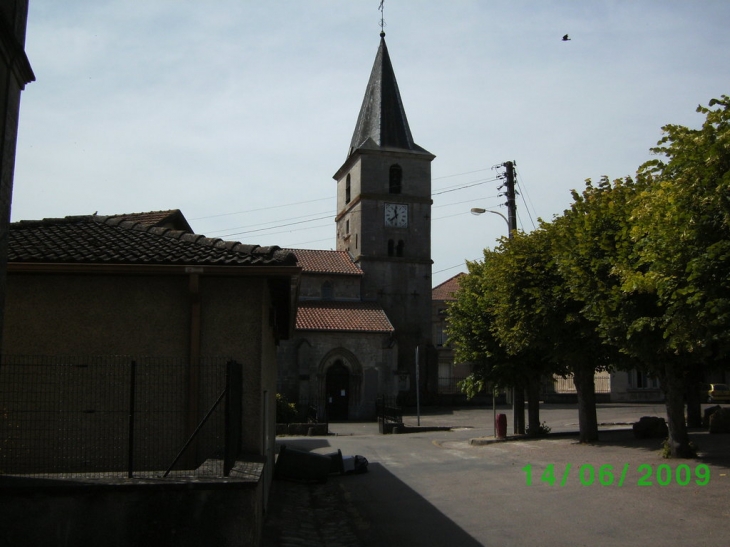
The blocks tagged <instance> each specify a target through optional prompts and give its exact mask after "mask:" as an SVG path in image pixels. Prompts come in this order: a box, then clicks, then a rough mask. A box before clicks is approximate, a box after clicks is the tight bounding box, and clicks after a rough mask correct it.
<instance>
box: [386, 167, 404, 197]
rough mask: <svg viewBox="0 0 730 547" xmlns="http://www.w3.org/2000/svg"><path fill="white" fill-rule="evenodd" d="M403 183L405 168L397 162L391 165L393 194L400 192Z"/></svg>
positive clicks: (390, 182) (390, 187)
mask: <svg viewBox="0 0 730 547" xmlns="http://www.w3.org/2000/svg"><path fill="white" fill-rule="evenodd" d="M402 184H403V169H401V168H400V165H398V164H395V165H391V166H390V177H389V185H388V188H389V191H390V193H391V194H400V191H401V187H402Z"/></svg>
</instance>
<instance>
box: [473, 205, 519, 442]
mask: <svg viewBox="0 0 730 547" xmlns="http://www.w3.org/2000/svg"><path fill="white" fill-rule="evenodd" d="M484 213H492V214H493V215H499V216H501V217H502V218H503V219H504V221H505V222H506V223H507V237H509V238H511V237H512V230H511V229H510V228H511V227H510V223H509V219H508V218H507V217H506V216H504V215H503V214H502V213H500V212H499V211H492V210H491V209H482V208H481V207H472V209H471V214H472V215H482V214H484ZM511 399H512V419H513V420H514V415H515V395H514V388H513V389H512V397H511ZM492 414H493V415H494V437H495V438H496V437H497V394H496V390H495V389H494V386H492Z"/></svg>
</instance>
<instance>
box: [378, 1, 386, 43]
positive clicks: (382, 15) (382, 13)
mask: <svg viewBox="0 0 730 547" xmlns="http://www.w3.org/2000/svg"><path fill="white" fill-rule="evenodd" d="M384 3H385V0H380V5H379V6H378V9H379V10H380V36H381V37H382V36H385V8H384V7H383V4H384Z"/></svg>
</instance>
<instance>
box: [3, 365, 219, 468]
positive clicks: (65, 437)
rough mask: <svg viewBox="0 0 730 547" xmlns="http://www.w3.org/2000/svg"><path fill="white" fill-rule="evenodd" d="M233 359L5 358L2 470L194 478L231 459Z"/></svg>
mask: <svg viewBox="0 0 730 547" xmlns="http://www.w3.org/2000/svg"><path fill="white" fill-rule="evenodd" d="M227 362H228V360H227V359H225V358H206V359H203V360H202V361H201V362H200V364H196V365H193V364H191V363H189V362H187V361H184V360H181V359H174V358H161V357H128V356H3V357H2V359H1V360H0V474H6V475H8V474H13V475H19V474H22V475H34V476H48V475H56V474H72V475H73V474H80V475H83V476H84V477H85V478H90V477H91V478H93V477H110V476H123V477H128V476H132V475H134V476H157V475H159V474H160V471H164V470H166V469H168V468H169V467H170V464H171V463H172V462H173V461H174V460H175V458H176V456H177V455H178V454H179V453H180V450H181V449H182V448H183V447H184V446H185V444H186V442H187V441H188V440H189V439H190V436H191V434H192V432H193V431H194V430H195V429H196V427H197V426H198V424H200V422H201V420H202V418H203V417H205V416H206V414H208V413H210V416H209V419H208V420H207V422H206V423H205V426H204V427H201V428H200V430H199V433H198V435H197V436H196V437H195V438H194V440H193V441H192V442H191V443H190V445H189V446H188V449H187V450H186V451H185V453H184V454H183V455H182V457H180V458H179V459H178V461H177V463H176V465H175V468H174V472H176V473H180V472H184V473H186V474H195V470H196V469H197V468H198V467H199V466H200V464H201V463H202V462H204V461H205V460H207V459H209V458H212V457H219V456H220V457H222V454H223V451H224V448H225V412H224V406H223V405H218V407H216V408H215V409H213V410H212V411H211V409H212V408H213V405H214V403H215V402H216V401H217V400H219V399H220V397H221V393H222V392H224V391H225V389H226V364H227Z"/></svg>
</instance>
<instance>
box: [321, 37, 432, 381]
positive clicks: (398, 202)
mask: <svg viewBox="0 0 730 547" xmlns="http://www.w3.org/2000/svg"><path fill="white" fill-rule="evenodd" d="M434 158H435V156H434V155H433V154H431V153H430V152H428V151H427V150H424V149H423V148H421V147H420V146H418V145H417V144H416V143H414V142H413V137H412V135H411V130H410V128H409V126H408V120H407V119H406V113H405V110H404V108H403V103H402V101H401V97H400V92H399V90H398V84H397V82H396V79H395V73H394V72H393V66H392V65H391V62H390V56H389V54H388V48H387V46H386V44H385V33H383V32H381V34H380V47H379V48H378V53H377V55H376V56H375V63H374V64H373V69H372V72H371V73H370V79H369V81H368V84H367V88H366V90H365V98H364V99H363V102H362V106H361V108H360V113H359V116H358V119H357V124H356V126H355V131H354V133H353V135H352V141H351V142H350V149H349V152H348V156H347V159H346V160H345V163H344V164H343V165H342V167H340V169H339V170H338V171H337V173H336V174H335V175H334V179H335V180H336V181H337V216H336V218H335V222H336V223H337V250H340V251H348V252H349V253H350V255H351V256H352V257H353V259H354V261H355V262H356V263H357V264H358V265H359V266H360V268H361V269H362V271H363V272H364V276H363V282H362V298H363V300H374V301H377V302H379V303H380V305H381V306H382V307H383V309H384V310H385V312H386V314H387V315H388V318H389V319H390V321H391V323H392V324H393V327H394V328H395V338H396V341H397V343H398V371H399V372H401V373H402V372H408V373H409V374H410V378H411V381H410V389H411V391H414V390H415V356H416V346H419V347H420V350H419V354H420V362H421V363H422V364H423V363H425V362H426V353H427V352H426V348H427V347H429V346H430V345H431V264H432V260H431V204H432V200H431V161H432V160H433V159H434ZM422 370H423V369H422Z"/></svg>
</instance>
